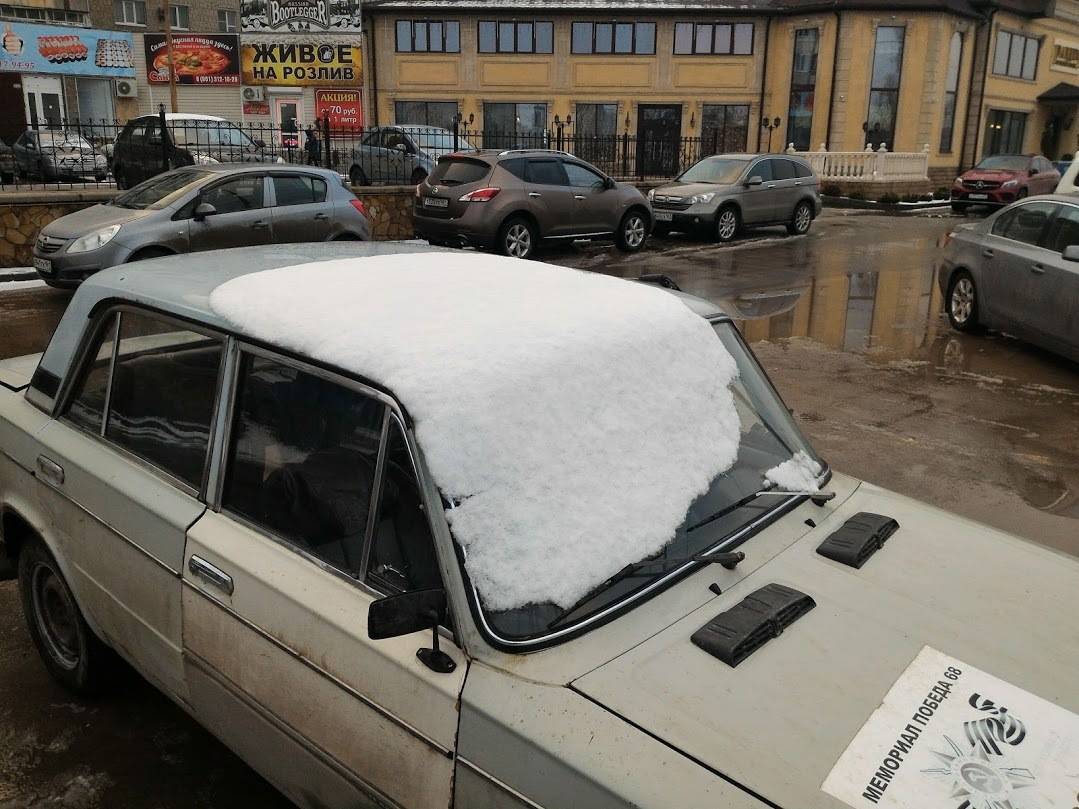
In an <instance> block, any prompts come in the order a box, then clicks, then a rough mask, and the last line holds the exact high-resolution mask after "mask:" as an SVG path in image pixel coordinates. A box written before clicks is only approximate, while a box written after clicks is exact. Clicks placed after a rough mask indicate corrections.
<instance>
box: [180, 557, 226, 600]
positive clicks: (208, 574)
mask: <svg viewBox="0 0 1079 809" xmlns="http://www.w3.org/2000/svg"><path fill="white" fill-rule="evenodd" d="M187 569H188V570H190V571H191V575H193V576H197V577H198V578H200V579H202V580H203V581H204V582H206V583H207V584H209V585H211V586H212V587H216V588H217V589H218V590H222V591H224V593H225V595H232V590H233V586H232V576H230V575H229V574H228V573H226V572H225V571H223V570H222V569H221V568H219V567H216V566H215V565H211V564H210V563H209V562H207V561H206V560H205V559H203V558H201V557H199V556H192V557H191V559H190V560H189V561H188V563H187Z"/></svg>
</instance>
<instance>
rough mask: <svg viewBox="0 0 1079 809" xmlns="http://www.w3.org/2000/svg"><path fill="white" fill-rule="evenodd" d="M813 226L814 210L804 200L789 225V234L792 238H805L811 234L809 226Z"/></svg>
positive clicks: (797, 207)
mask: <svg viewBox="0 0 1079 809" xmlns="http://www.w3.org/2000/svg"><path fill="white" fill-rule="evenodd" d="M812 224H813V208H812V207H810V205H809V203H808V202H806V201H805V200H803V201H802V202H799V203H798V205H797V206H796V207H795V209H794V215H793V216H791V221H790V222H788V223H787V233H789V234H790V235H791V236H804V235H805V234H807V233H808V232H809V226H810V225H812Z"/></svg>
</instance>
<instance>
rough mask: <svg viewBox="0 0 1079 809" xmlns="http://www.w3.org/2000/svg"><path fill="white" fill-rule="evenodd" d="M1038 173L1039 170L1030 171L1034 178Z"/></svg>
mask: <svg viewBox="0 0 1079 809" xmlns="http://www.w3.org/2000/svg"><path fill="white" fill-rule="evenodd" d="M1037 173H1038V170H1037V169H1031V170H1030V176H1031V177H1033V176H1034V175H1035V174H1037Z"/></svg>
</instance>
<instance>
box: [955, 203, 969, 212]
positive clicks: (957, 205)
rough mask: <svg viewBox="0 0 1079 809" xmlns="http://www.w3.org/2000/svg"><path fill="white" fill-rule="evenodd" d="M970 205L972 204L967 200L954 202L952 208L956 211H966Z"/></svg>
mask: <svg viewBox="0 0 1079 809" xmlns="http://www.w3.org/2000/svg"><path fill="white" fill-rule="evenodd" d="M969 207H970V205H968V204H967V203H965V202H953V203H952V210H953V211H955V212H956V213H966V212H967V208H969Z"/></svg>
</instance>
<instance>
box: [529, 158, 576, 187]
mask: <svg viewBox="0 0 1079 809" xmlns="http://www.w3.org/2000/svg"><path fill="white" fill-rule="evenodd" d="M525 180H526V182H530V183H535V184H536V185H566V184H567V181H566V175H565V173H564V172H563V171H562V165H561V164H560V163H559V162H558V161H557V160H529V161H528V166H527V167H526V168H525Z"/></svg>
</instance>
